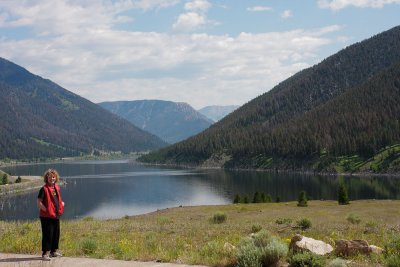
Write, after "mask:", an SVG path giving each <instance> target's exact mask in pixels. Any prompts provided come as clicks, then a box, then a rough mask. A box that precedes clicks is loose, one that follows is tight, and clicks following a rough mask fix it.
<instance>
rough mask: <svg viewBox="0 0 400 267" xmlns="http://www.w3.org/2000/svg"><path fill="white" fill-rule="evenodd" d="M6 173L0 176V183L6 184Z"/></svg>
mask: <svg viewBox="0 0 400 267" xmlns="http://www.w3.org/2000/svg"><path fill="white" fill-rule="evenodd" d="M8 183H9V181H8V175H7V173H5V174H3V177H2V178H1V184H8Z"/></svg>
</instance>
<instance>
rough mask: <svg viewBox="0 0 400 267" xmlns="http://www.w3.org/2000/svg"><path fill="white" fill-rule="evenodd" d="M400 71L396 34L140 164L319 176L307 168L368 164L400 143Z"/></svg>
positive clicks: (338, 58)
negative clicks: (303, 171)
mask: <svg viewBox="0 0 400 267" xmlns="http://www.w3.org/2000/svg"><path fill="white" fill-rule="evenodd" d="M398 63H400V27H395V28H393V29H391V30H388V31H386V32H383V33H381V34H378V35H376V36H374V37H372V38H369V39H367V40H364V41H362V42H360V43H356V44H354V45H351V46H349V47H347V48H345V49H343V50H341V51H340V52H338V53H336V54H335V55H332V56H330V57H329V58H327V59H325V60H323V61H322V62H321V63H319V64H317V65H315V66H313V67H310V68H307V69H305V70H303V71H300V72H298V73H297V74H295V75H294V76H292V77H290V78H289V79H287V80H285V81H283V82H282V83H280V84H278V85H277V86H275V87H274V88H273V89H272V90H271V91H269V92H267V93H264V94H263V95H260V96H259V97H257V98H255V99H253V100H252V101H250V102H248V103H247V104H245V105H244V106H242V107H240V108H239V109H237V110H236V111H234V112H232V113H231V114H229V115H228V116H226V117H225V118H224V119H222V120H221V121H219V122H217V123H215V124H214V125H212V126H211V127H210V128H209V129H207V130H206V131H204V132H202V133H200V134H199V135H197V136H194V137H192V138H189V139H188V140H186V141H184V142H181V143H178V144H175V145H173V146H169V147H167V148H164V149H161V150H159V151H157V152H154V153H150V154H149V155H147V156H145V157H143V158H142V159H141V160H143V161H147V162H163V163H171V164H196V165H201V164H203V165H216V166H224V167H231V168H269V169H271V168H273V169H274V168H282V169H288V168H296V169H298V168H303V167H304V166H306V167H305V168H308V169H315V168H316V167H315V166H312V165H310V162H314V160H315V159H322V158H323V157H326V155H328V156H327V157H326V158H328V159H329V160H331V159H332V158H335V157H339V156H342V155H352V154H356V155H359V156H360V157H362V158H368V157H371V156H373V155H374V153H377V152H379V150H380V149H381V148H384V147H385V146H389V145H393V144H396V143H400V139H399V138H398V132H397V133H396V131H398V123H399V122H398V118H399V116H400V115H399V114H398V113H397V112H398V110H397V108H396V105H398V103H397V102H394V101H393V100H397V99H398V91H396V90H397V89H396V88H397V84H398V80H397V79H398V78H397V77H398V76H397V77H396V76H395V75H392V74H393V73H396V71H397V68H398V66H395V65H396V64H398ZM393 66H395V67H393ZM391 67H393V68H394V69H390V70H389V68H391ZM386 72H387V73H386ZM380 75H382V76H380ZM383 81H385V82H383ZM381 82H382V84H383V83H384V84H385V85H384V86H385V88H386V89H385V90H387V92H386V91H384V88H383V87H382V88H381V86H380V85H379V83H381ZM393 85H395V86H393ZM367 88H369V89H367ZM371 88H372V89H371ZM353 90H355V91H353ZM368 90H370V91H368ZM371 90H372V91H374V90H375V91H376V92H375V93H374V94H373V95H374V96H377V95H376V94H378V95H379V93H380V92H381V91H382V93H383V92H385V94H384V95H383V96H382V97H384V98H382V99H380V98H371V97H367V96H368V93H366V92H371ZM352 92H353V93H352ZM354 92H357V93H354ZM396 94H397V95H396ZM350 96H351V97H350ZM339 97H340V98H339ZM336 98H337V99H339V100H335V99H336ZM363 98H365V99H363ZM347 99H350V100H351V101H353V102H349V101H348V100H347ZM332 101H335V102H332ZM342 102H343V103H345V104H342V105H339V103H342ZM332 103H334V104H332ZM353 103H355V104H353ZM357 103H358V104H357ZM343 105H346V106H343ZM355 105H359V106H355ZM356 107H357V112H359V113H355V114H357V115H355V116H356V118H355V117H354V116H350V115H352V113H351V112H346V113H344V114H343V113H342V109H343V110H346V109H351V108H356ZM372 107H374V108H372ZM380 112H382V113H383V114H379V113H380ZM318 114H321V115H318ZM322 114H323V115H322ZM317 115H318V116H317ZM383 118H385V119H383ZM304 125H306V126H304ZM329 160H328V161H329Z"/></svg>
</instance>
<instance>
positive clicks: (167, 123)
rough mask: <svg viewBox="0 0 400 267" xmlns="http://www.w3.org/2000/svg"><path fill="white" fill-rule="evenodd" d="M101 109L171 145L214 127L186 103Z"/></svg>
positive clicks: (115, 104)
mask: <svg viewBox="0 0 400 267" xmlns="http://www.w3.org/2000/svg"><path fill="white" fill-rule="evenodd" d="M99 105H100V106H102V107H103V108H105V109H107V110H109V111H111V112H112V113H114V114H117V115H118V116H121V117H122V118H125V119H127V120H128V121H130V122H131V123H133V124H134V125H136V126H137V127H139V128H141V129H143V130H145V131H148V132H150V133H152V134H154V135H156V136H158V137H160V138H161V139H163V140H165V141H166V142H168V143H171V144H173V143H176V142H179V141H182V140H184V139H186V138H188V137H190V136H192V135H195V134H198V133H200V132H201V131H203V130H205V129H207V128H208V127H209V126H210V125H211V124H212V123H213V122H212V121H211V120H210V119H208V118H206V117H205V116H204V115H202V114H201V113H199V112H197V111H196V110H195V109H193V108H192V107H191V106H190V105H188V104H186V103H176V102H172V101H164V100H135V101H115V102H103V103H99Z"/></svg>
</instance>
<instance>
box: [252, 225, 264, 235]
mask: <svg viewBox="0 0 400 267" xmlns="http://www.w3.org/2000/svg"><path fill="white" fill-rule="evenodd" d="M261 229H262V226H261V225H259V224H253V225H252V226H251V232H252V233H257V232H260V231H261Z"/></svg>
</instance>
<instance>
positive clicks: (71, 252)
mask: <svg viewBox="0 0 400 267" xmlns="http://www.w3.org/2000/svg"><path fill="white" fill-rule="evenodd" d="M308 204H309V205H308V207H297V202H288V203H263V204H235V205H233V204H232V205H224V206H199V207H177V208H170V209H166V210H160V211H157V212H154V213H150V214H146V215H140V216H133V217H128V216H126V217H125V218H121V219H117V220H94V219H93V218H84V219H82V220H62V225H61V227H62V234H61V242H60V249H61V251H62V252H63V253H64V254H65V255H67V256H87V257H94V258H107V259H124V260H141V261H149V260H158V261H162V262H178V263H187V264H204V265H209V266H230V265H233V264H234V263H235V261H236V251H235V250H234V249H233V250H232V249H230V248H229V246H228V245H226V243H229V244H232V245H234V246H237V245H238V243H239V241H240V240H241V239H242V238H244V237H246V236H249V235H250V234H251V233H252V232H254V231H258V230H260V229H266V230H268V231H270V232H271V233H273V234H275V235H277V236H279V237H280V238H281V239H282V240H283V241H284V242H286V243H289V242H290V239H291V237H293V236H294V235H295V234H296V233H300V234H303V235H305V236H308V237H312V238H315V239H320V240H323V241H325V242H328V243H330V244H332V245H334V241H335V240H338V239H365V240H367V241H368V242H369V243H370V244H374V245H377V246H380V247H384V246H385V243H386V242H387V241H388V240H390V239H391V238H392V236H393V235H399V234H400V201H390V200H366V201H353V202H351V204H350V205H338V204H337V202H334V201H309V203H308ZM216 214H223V215H225V216H226V220H225V221H224V222H222V223H216V222H214V221H213V216H214V215H216ZM304 218H306V219H309V220H310V221H311V223H312V226H311V227H310V228H309V229H306V230H301V229H300V228H298V227H296V225H297V223H296V222H297V221H299V220H301V219H304ZM40 240H41V233H40V223H39V221H38V220H35V221H31V222H5V221H0V251H1V252H13V253H34V254H39V253H40V244H41V243H40V242H41V241H40ZM331 258H335V257H334V256H331ZM350 260H351V264H350V265H351V266H371V265H372V266H376V265H378V264H381V263H382V264H383V263H384V256H383V255H381V256H357V257H355V258H354V257H353V258H352V259H350Z"/></svg>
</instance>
